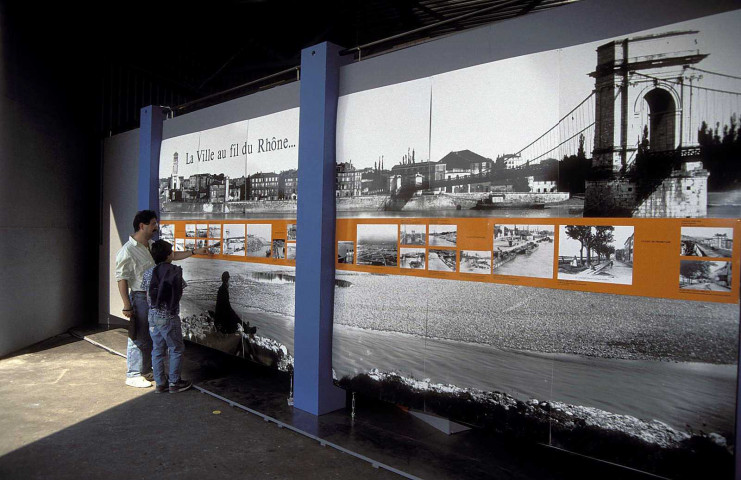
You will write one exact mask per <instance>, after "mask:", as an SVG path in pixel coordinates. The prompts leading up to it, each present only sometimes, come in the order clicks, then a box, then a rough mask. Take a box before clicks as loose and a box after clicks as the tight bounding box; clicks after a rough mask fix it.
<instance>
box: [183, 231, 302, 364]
mask: <svg viewBox="0 0 741 480" xmlns="http://www.w3.org/2000/svg"><path fill="white" fill-rule="evenodd" d="M228 226H229V225H225V227H228ZM178 264H180V265H182V268H183V278H184V279H185V281H186V282H187V283H188V288H186V289H185V291H184V293H183V298H182V300H181V302H180V317H181V319H182V327H183V337H184V338H185V339H186V340H189V341H191V342H194V343H198V344H201V345H205V346H207V347H209V348H214V349H217V350H221V351H223V352H226V353H229V354H233V355H237V356H239V357H244V358H247V359H250V360H252V361H255V362H258V363H261V364H264V365H266V366H269V367H272V368H277V369H278V370H281V371H284V372H287V371H289V370H290V369H291V368H292V365H293V323H294V305H295V283H294V281H295V277H296V273H295V272H296V269H295V267H291V266H279V265H270V264H264V263H252V262H235V261H231V260H217V259H210V260H209V261H207V262H204V261H199V260H198V259H190V258H188V259H185V260H182V261H181V262H178ZM224 272H228V273H229V280H228V282H224V281H223V278H224V276H223V273H224ZM252 328H256V331H255V333H254V334H251V335H250V334H249V331H250V329H252Z"/></svg>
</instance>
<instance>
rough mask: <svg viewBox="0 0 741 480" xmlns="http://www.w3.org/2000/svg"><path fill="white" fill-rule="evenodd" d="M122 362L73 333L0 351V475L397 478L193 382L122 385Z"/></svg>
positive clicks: (29, 477)
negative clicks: (162, 389) (184, 387)
mask: <svg viewBox="0 0 741 480" xmlns="http://www.w3.org/2000/svg"><path fill="white" fill-rule="evenodd" d="M124 370H125V360H124V359H123V358H121V357H119V356H116V355H113V354H110V353H108V352H106V351H105V350H103V349H101V348H98V347H96V346H94V345H92V344H90V343H88V342H86V341H81V340H78V339H76V338H74V337H72V336H70V335H60V336H58V337H54V338H52V339H49V340H47V341H45V342H42V343H40V344H38V345H35V346H34V347H32V348H30V349H28V350H26V351H23V352H19V353H18V354H16V355H14V356H12V357H6V358H4V359H2V360H0V405H2V408H1V409H0V431H2V432H3V433H2V434H1V435H0V478H2V479H5V480H10V479H16V478H18V479H21V478H22V479H35V478H39V479H41V478H43V479H49V478H55V479H67V478H69V479H84V478H106V479H117V478H122V479H124V478H125V479H132V478H137V479H139V478H141V479H149V478H152V479H154V478H156V479H163V478H178V479H183V478H200V479H205V478H208V479H211V478H229V479H235V478H261V479H262V478H265V479H272V478H307V479H329V478H338V479H339V478H378V479H390V478H400V477H399V476H398V475H396V474H394V473H392V472H389V471H387V470H383V469H375V468H373V467H372V466H371V464H369V463H368V462H365V461H362V460H360V459H358V458H355V457H353V456H350V455H347V454H344V453H342V452H340V451H338V450H335V449H333V448H328V447H322V446H320V445H319V443H318V442H316V441H313V440H311V439H310V438H307V437H304V436H302V435H299V434H297V433H294V432H291V431H289V430H286V429H280V428H278V427H277V426H276V425H275V424H270V423H267V422H265V421H263V420H262V419H260V418H259V417H256V416H253V415H249V414H247V413H245V412H243V411H240V410H236V409H232V408H230V407H229V406H228V405H227V404H225V403H224V402H222V401H220V400H217V399H215V398H213V397H210V396H208V395H204V394H201V393H199V392H197V391H195V390H191V391H188V392H183V393H181V394H177V395H169V394H168V395H156V394H154V393H153V390H152V389H151V388H150V389H136V388H131V387H127V386H125V385H124V382H123V380H124V375H123V373H124ZM217 412H220V413H217Z"/></svg>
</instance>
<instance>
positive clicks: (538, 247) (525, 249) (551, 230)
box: [492, 224, 555, 278]
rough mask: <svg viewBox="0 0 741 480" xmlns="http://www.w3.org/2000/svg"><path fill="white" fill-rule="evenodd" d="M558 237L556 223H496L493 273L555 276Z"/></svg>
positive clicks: (521, 275)
mask: <svg viewBox="0 0 741 480" xmlns="http://www.w3.org/2000/svg"><path fill="white" fill-rule="evenodd" d="M554 240H555V226H554V225H524V224H496V225H494V241H493V244H492V245H493V258H494V261H493V273H494V274H495V275H514V276H519V277H532V278H553V245H554Z"/></svg>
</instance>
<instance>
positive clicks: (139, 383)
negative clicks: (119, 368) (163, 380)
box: [126, 375, 152, 388]
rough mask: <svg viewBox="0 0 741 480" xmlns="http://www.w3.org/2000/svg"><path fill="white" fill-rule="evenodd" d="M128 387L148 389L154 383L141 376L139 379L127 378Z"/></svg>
mask: <svg viewBox="0 0 741 480" xmlns="http://www.w3.org/2000/svg"><path fill="white" fill-rule="evenodd" d="M126 385H128V386H130V387H137V388H148V387H151V386H152V382H150V381H149V380H147V379H146V378H144V377H142V376H141V375H139V376H138V377H128V378H126Z"/></svg>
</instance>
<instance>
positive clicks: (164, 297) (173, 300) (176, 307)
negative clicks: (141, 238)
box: [142, 240, 193, 393]
mask: <svg viewBox="0 0 741 480" xmlns="http://www.w3.org/2000/svg"><path fill="white" fill-rule="evenodd" d="M151 252H152V258H153V259H154V262H155V264H156V265H155V266H154V267H152V268H150V269H149V270H147V271H146V272H144V278H143V280H142V288H144V289H145V290H146V291H147V300H148V302H149V335H150V336H151V337H152V368H153V370H154V381H155V383H156V384H157V386H156V388H155V390H154V391H155V393H165V392H170V393H178V392H183V391H185V390H188V389H189V388H190V387H191V386H192V385H193V384H192V382H189V381H187V380H183V379H181V378H180V364H181V361H182V356H183V352H184V351H185V343H184V342H183V330H182V327H181V325H180V297H182V296H183V288H184V287H185V286H186V285H185V280H183V269H182V268H180V267H178V266H175V265H172V263H171V262H172V259H173V256H174V255H173V251H172V245H171V244H170V243H169V242H166V241H165V240H157V241H156V242H154V243H153V244H152V248H151ZM168 348H169V350H170V375H169V378H168V376H166V375H165V351H166V349H168ZM168 380H169V384H168Z"/></svg>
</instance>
